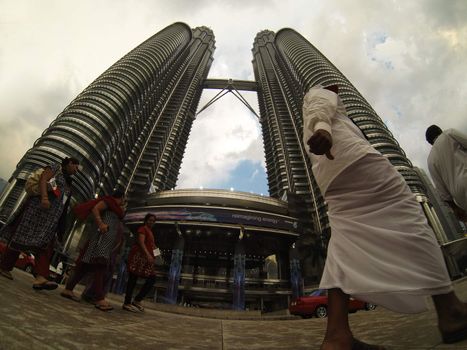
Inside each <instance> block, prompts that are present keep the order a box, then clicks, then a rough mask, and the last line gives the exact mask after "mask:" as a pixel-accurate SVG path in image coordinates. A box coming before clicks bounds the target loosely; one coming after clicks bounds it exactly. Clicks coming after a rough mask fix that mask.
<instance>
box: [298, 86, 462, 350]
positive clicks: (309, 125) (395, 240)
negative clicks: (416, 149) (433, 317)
mask: <svg viewBox="0 0 467 350" xmlns="http://www.w3.org/2000/svg"><path fill="white" fill-rule="evenodd" d="M337 93H338V89H337V86H332V87H328V88H323V87H322V86H317V87H313V88H311V89H310V90H309V91H308V92H307V94H306V95H305V98H304V103H303V128H304V129H303V141H304V143H305V144H306V145H308V147H309V149H308V150H307V152H308V155H309V157H310V159H311V162H312V170H313V174H314V176H315V179H316V181H317V183H318V186H319V187H320V190H321V192H322V194H323V196H324V198H325V200H326V202H327V204H328V216H329V222H330V226H331V239H330V242H329V247H328V256H327V259H326V265H325V268H324V272H323V277H322V279H321V283H320V288H324V289H328V297H329V300H328V308H329V309H328V324H327V331H326V335H325V339H324V341H323V343H322V346H321V349H322V350H327V349H382V347H377V346H371V345H368V344H364V343H361V342H359V341H358V340H356V339H354V338H353V335H352V332H351V330H350V327H349V323H348V298H349V295H352V296H353V297H356V298H358V299H361V300H365V301H367V302H370V303H375V304H378V305H382V306H384V307H386V308H388V309H391V310H394V311H399V312H407V313H415V312H421V311H424V310H426V309H427V307H426V297H427V296H432V297H433V300H434V303H435V306H436V310H437V312H438V323H439V329H440V331H441V334H442V337H443V341H445V342H447V343H451V342H455V341H459V340H461V339H464V338H467V305H466V304H464V303H462V302H461V301H460V300H459V299H458V298H457V296H456V295H455V293H454V292H453V289H452V285H451V281H450V279H449V275H448V272H447V269H446V266H445V263H444V260H443V257H442V254H441V250H440V248H439V246H438V243H437V242H436V239H435V237H434V234H433V231H432V230H431V228H430V227H429V226H428V223H427V221H426V218H425V216H424V214H423V212H422V210H421V207H420V205H419V204H418V203H417V201H416V200H415V196H414V195H413V194H412V192H411V191H410V189H409V188H408V186H407V184H406V182H405V181H404V179H403V177H402V176H401V175H400V174H399V173H398V172H397V171H396V170H395V168H394V167H393V166H392V165H391V163H390V162H389V161H388V160H387V159H386V158H385V157H384V156H382V155H381V154H380V153H379V152H378V151H376V150H375V149H374V148H373V147H372V146H371V145H370V144H369V142H368V141H367V140H366V138H365V137H364V135H363V134H362V132H361V131H360V129H359V128H358V127H357V126H356V125H354V124H353V122H352V121H351V120H350V119H349V118H348V117H347V114H346V111H345V107H344V105H343V103H342V101H341V100H340V98H339V96H338V95H337Z"/></svg>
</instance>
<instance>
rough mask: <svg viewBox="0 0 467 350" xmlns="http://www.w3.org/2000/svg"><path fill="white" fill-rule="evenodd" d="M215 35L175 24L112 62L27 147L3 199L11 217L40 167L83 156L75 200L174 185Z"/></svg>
mask: <svg viewBox="0 0 467 350" xmlns="http://www.w3.org/2000/svg"><path fill="white" fill-rule="evenodd" d="M214 42H215V41H214V35H213V33H212V31H211V30H210V29H208V28H206V27H199V28H195V29H191V28H190V27H188V26H187V25H186V24H183V23H174V24H172V25H170V26H168V27H166V28H165V29H163V30H162V31H160V32H159V33H157V34H155V35H153V36H152V37H151V38H149V39H147V40H146V41H144V42H143V43H142V44H140V45H139V46H138V47H136V48H135V49H133V50H132V51H130V52H129V53H128V54H126V55H125V56H124V57H123V58H121V59H120V60H119V61H117V62H116V63H115V64H114V65H112V66H111V67H110V68H109V69H108V70H107V71H105V72H104V73H103V74H102V75H101V76H99V77H98V78H97V79H96V80H95V81H94V82H93V83H91V84H90V85H89V86H88V87H87V88H86V89H85V90H84V91H83V92H82V93H80V94H79V95H78V96H77V97H76V98H75V99H74V100H73V101H72V102H71V103H70V104H69V105H68V106H67V107H66V108H65V109H64V111H63V112H62V113H60V115H59V116H58V117H57V118H56V119H55V120H54V121H53V122H52V123H51V125H50V126H49V127H48V128H47V129H46V130H45V131H44V133H43V134H42V136H41V137H40V138H39V139H38V140H37V141H36V142H35V143H34V146H33V147H32V148H31V149H30V150H29V151H27V152H26V154H25V155H24V157H23V158H22V159H21V160H20V162H19V163H18V165H17V168H16V171H15V172H14V173H13V175H12V177H11V178H10V181H9V185H8V186H7V188H6V190H5V191H4V192H3V195H2V197H1V198H0V208H1V209H0V210H1V211H0V216H1V217H2V218H3V219H5V218H7V217H8V215H9V214H10V213H11V212H12V211H13V210H14V209H15V208H16V207H17V205H18V203H20V202H21V200H22V198H24V191H23V188H24V183H25V180H26V179H27V177H28V176H29V174H30V173H31V172H32V171H33V170H34V169H36V168H38V167H42V166H44V165H46V164H49V163H51V162H56V161H60V160H61V159H63V158H64V157H66V156H68V157H75V158H78V159H79V160H80V162H81V164H82V171H80V172H79V174H78V175H77V176H76V177H75V178H76V181H75V186H74V187H75V190H74V199H75V200H77V201H82V200H85V199H88V198H91V197H93V196H94V195H95V194H105V193H110V192H112V190H113V189H115V188H116V187H117V186H119V187H121V188H123V189H125V190H126V191H127V193H128V195H129V197H130V199H131V198H133V199H135V198H138V197H140V195H141V194H146V193H147V192H148V189H149V186H150V185H151V184H152V185H153V186H154V189H155V190H165V189H170V188H173V187H175V183H176V181H177V176H178V172H179V168H180V164H181V161H182V157H183V153H184V150H185V146H186V142H187V140H188V134H189V132H190V128H191V125H192V122H193V116H194V114H195V112H196V109H197V105H198V102H199V98H200V96H201V92H202V84H203V81H204V80H205V78H206V77H207V74H208V71H209V68H210V65H211V63H212V60H213V58H212V56H213V51H214V49H215V46H214Z"/></svg>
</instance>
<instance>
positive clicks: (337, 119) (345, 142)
mask: <svg viewBox="0 0 467 350" xmlns="http://www.w3.org/2000/svg"><path fill="white" fill-rule="evenodd" d="M318 129H322V130H326V131H327V132H329V133H330V134H331V136H332V141H333V145H332V148H331V154H332V155H333V156H334V160H329V159H327V157H326V156H325V155H322V156H318V155H316V154H313V153H311V152H310V151H309V147H308V144H307V141H308V140H309V139H310V137H311V136H312V135H313V133H314V132H315V131H316V130H318ZM303 143H304V145H305V148H306V151H307V153H308V156H309V157H310V159H311V163H312V171H313V174H314V176H315V179H316V182H317V183H318V186H319V188H320V190H321V193H322V194H323V195H324V194H325V193H326V190H327V189H328V187H329V185H330V184H331V183H332V181H333V180H334V179H335V178H336V177H337V175H339V174H340V173H341V172H342V171H343V170H344V169H345V168H347V167H348V166H349V165H351V164H352V163H354V162H355V161H357V160H359V159H360V158H362V157H364V156H365V155H367V154H369V153H378V154H379V152H378V151H377V150H375V149H374V148H373V147H372V146H371V145H370V143H369V142H368V141H367V139H366V138H365V136H364V135H363V133H362V132H361V130H360V129H359V128H358V127H357V126H356V125H355V124H354V123H353V122H352V121H351V120H350V119H349V117H348V116H347V112H346V111H345V107H344V104H343V103H342V101H341V99H340V98H339V96H338V95H337V94H335V93H334V92H332V91H329V90H326V89H323V87H322V86H316V87H313V88H311V89H310V90H309V91H308V92H307V94H306V95H305V98H304V101H303Z"/></svg>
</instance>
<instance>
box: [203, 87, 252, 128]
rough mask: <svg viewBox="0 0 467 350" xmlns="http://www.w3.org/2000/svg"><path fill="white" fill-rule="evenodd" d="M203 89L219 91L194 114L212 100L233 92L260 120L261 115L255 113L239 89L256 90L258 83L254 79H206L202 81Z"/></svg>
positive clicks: (207, 105) (214, 100)
mask: <svg viewBox="0 0 467 350" xmlns="http://www.w3.org/2000/svg"><path fill="white" fill-rule="evenodd" d="M203 89H218V90H221V91H219V92H218V93H217V94H216V95H215V96H214V97H213V98H212V99H210V100H209V102H207V103H206V104H205V105H204V106H203V107H202V108H200V109H199V110H198V112H197V113H196V116H198V115H199V114H200V113H201V112H203V111H205V110H206V109H207V108H208V107H209V106H211V105H212V104H213V103H214V102H217V101H219V100H220V99H221V98H222V97H224V96H225V95H227V94H229V93H231V94H233V95H234V96H235V97H236V98H237V99H238V100H239V101H240V102H241V103H243V104H244V105H245V107H246V108H248V109H249V110H250V112H251V113H253V114H254V115H255V116H256V118H258V120H261V117H260V116H259V115H258V113H256V111H255V110H254V109H253V107H252V106H251V105H250V104H249V103H248V101H247V100H246V99H245V97H243V95H242V94H241V93H240V91H254V92H257V91H258V84H257V82H256V81H251V80H234V79H206V80H205V81H204V83H203Z"/></svg>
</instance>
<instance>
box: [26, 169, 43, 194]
mask: <svg viewBox="0 0 467 350" xmlns="http://www.w3.org/2000/svg"><path fill="white" fill-rule="evenodd" d="M43 172H44V168H39V169H36V170H34V171H33V172H32V173H31V175H29V177H28V179H27V180H26V184H25V185H24V189H25V190H26V193H27V194H28V195H30V196H38V195H39V194H40V193H41V190H40V188H39V180H40V178H41V175H42V173H43Z"/></svg>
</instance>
